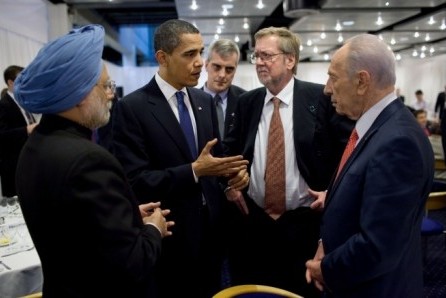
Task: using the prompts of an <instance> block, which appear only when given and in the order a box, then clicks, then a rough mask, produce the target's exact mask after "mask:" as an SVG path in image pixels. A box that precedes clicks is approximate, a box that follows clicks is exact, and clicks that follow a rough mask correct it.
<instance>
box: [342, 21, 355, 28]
mask: <svg viewBox="0 0 446 298" xmlns="http://www.w3.org/2000/svg"><path fill="white" fill-rule="evenodd" d="M354 24H355V21H342V25H343V26H347V27H349V26H353V25H354Z"/></svg>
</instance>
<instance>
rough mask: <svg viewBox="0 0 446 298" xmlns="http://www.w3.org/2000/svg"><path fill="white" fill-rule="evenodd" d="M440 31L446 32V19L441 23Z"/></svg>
mask: <svg viewBox="0 0 446 298" xmlns="http://www.w3.org/2000/svg"><path fill="white" fill-rule="evenodd" d="M440 29H441V30H445V29H446V21H445V19H443V20H442V21H441V26H440Z"/></svg>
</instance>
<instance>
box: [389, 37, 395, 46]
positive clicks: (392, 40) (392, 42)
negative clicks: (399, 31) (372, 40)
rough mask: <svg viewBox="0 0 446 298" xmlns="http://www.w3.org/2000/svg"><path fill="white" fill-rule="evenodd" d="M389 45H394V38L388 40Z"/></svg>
mask: <svg viewBox="0 0 446 298" xmlns="http://www.w3.org/2000/svg"><path fill="white" fill-rule="evenodd" d="M390 44H391V45H394V44H396V40H395V38H393V37H392V39H391V40H390Z"/></svg>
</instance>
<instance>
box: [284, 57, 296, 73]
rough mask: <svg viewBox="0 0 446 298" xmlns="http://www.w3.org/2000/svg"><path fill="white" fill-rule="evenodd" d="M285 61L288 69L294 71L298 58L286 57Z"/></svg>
mask: <svg viewBox="0 0 446 298" xmlns="http://www.w3.org/2000/svg"><path fill="white" fill-rule="evenodd" d="M285 59H286V62H285V63H286V67H287V69H290V70H291V69H293V67H294V65H296V57H295V56H293V55H285Z"/></svg>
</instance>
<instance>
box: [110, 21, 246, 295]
mask: <svg viewBox="0 0 446 298" xmlns="http://www.w3.org/2000/svg"><path fill="white" fill-rule="evenodd" d="M154 44H155V52H156V54H155V55H156V59H157V61H158V63H159V71H158V72H157V73H156V74H155V76H154V77H153V78H152V80H151V81H150V82H149V83H148V84H147V85H145V86H143V87H142V88H140V89H139V90H136V91H135V92H133V93H131V94H129V95H127V96H125V97H124V98H123V99H122V100H120V101H119V102H118V104H117V106H116V109H115V111H114V114H113V121H114V123H113V151H114V153H115V155H116V157H117V158H118V159H119V160H120V161H121V163H122V165H123V166H124V169H125V171H126V173H127V176H128V179H129V180H130V182H131V184H132V188H133V190H134V191H135V193H136V194H137V196H138V198H139V200H141V201H142V202H150V201H155V200H160V201H161V202H162V204H163V206H165V207H167V208H169V209H171V210H172V219H173V220H174V221H175V223H176V224H175V228H174V229H173V236H172V237H169V238H167V239H165V241H164V242H163V256H162V259H161V262H160V263H159V266H158V270H157V273H156V274H157V279H158V284H157V285H158V289H159V294H160V297H165V298H171V297H183V296H185V295H192V296H193V297H197V298H200V297H202V298H208V297H211V296H212V295H213V294H214V293H216V292H217V291H218V290H219V289H220V273H221V253H220V251H221V247H222V245H221V244H220V241H221V240H222V239H221V232H220V229H221V228H222V227H221V225H220V222H221V219H222V206H223V203H224V200H225V198H224V195H223V192H222V190H221V188H220V186H219V183H218V180H217V176H225V177H230V176H233V175H238V176H235V177H234V178H232V179H231V180H230V182H229V183H231V181H237V183H236V184H233V185H232V186H233V187H235V188H239V187H242V186H245V185H246V184H247V181H248V176H247V174H246V171H243V170H244V169H245V168H246V164H247V161H245V160H243V159H242V156H234V157H225V158H218V157H215V156H218V155H220V154H222V150H221V148H220V143H218V144H217V141H218V139H217V138H218V136H219V133H218V122H217V115H216V109H215V106H214V105H213V104H212V98H211V96H210V95H208V94H206V93H205V92H203V91H202V90H199V89H196V88H192V87H193V86H196V85H197V83H198V79H199V77H200V72H201V69H202V67H203V59H202V57H201V54H202V52H203V50H204V44H203V40H202V37H201V34H200V32H199V31H198V30H197V28H196V27H195V26H193V25H192V24H190V23H188V22H185V21H182V20H169V21H167V22H164V23H163V24H161V25H160V26H159V27H158V28H157V30H156V32H155V42H154ZM239 173H240V174H239ZM241 179H243V180H241Z"/></svg>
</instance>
